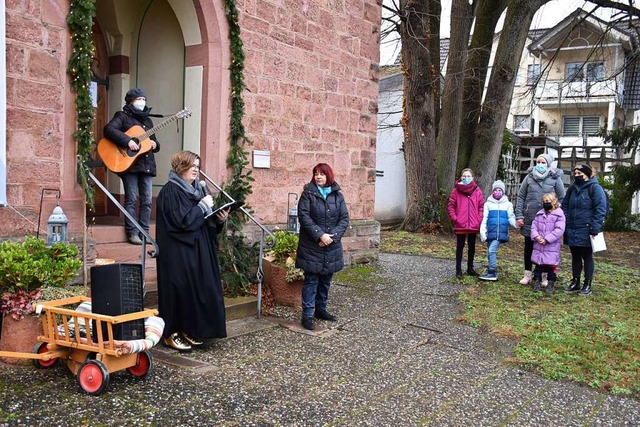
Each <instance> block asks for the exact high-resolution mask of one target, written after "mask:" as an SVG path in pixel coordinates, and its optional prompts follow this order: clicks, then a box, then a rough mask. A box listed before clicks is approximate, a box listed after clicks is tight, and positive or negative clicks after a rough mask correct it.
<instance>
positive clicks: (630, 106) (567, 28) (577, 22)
mask: <svg viewBox="0 0 640 427" xmlns="http://www.w3.org/2000/svg"><path fill="white" fill-rule="evenodd" d="M587 15H588V13H587V12H585V11H584V10H582V9H577V10H576V11H575V12H574V13H572V14H571V15H569V16H568V17H567V18H565V19H564V20H563V21H562V22H560V23H558V24H557V25H556V26H554V27H553V28H549V29H536V30H531V31H530V32H529V35H528V43H527V45H526V48H525V50H524V52H523V55H522V58H521V61H520V67H519V71H518V73H517V76H516V82H515V86H514V91H513V97H512V103H511V108H510V112H509V116H508V119H507V129H508V130H509V131H510V132H511V133H512V134H514V135H515V136H516V137H517V138H518V140H519V144H518V145H519V148H518V150H517V151H516V152H514V153H513V154H512V155H511V156H507V159H505V160H506V163H507V168H506V169H507V175H508V179H507V180H506V181H507V182H506V184H507V190H508V191H507V193H508V194H509V195H510V197H513V195H514V194H515V192H516V191H517V188H518V186H519V184H520V182H521V180H522V179H523V178H524V176H525V174H526V170H527V169H528V167H529V166H532V165H533V162H534V160H535V158H536V156H537V155H539V154H541V153H543V152H549V153H551V154H553V155H554V156H555V157H556V158H557V163H556V166H558V167H560V168H562V169H563V170H565V172H566V174H565V179H566V181H565V184H566V185H568V184H569V183H570V181H569V180H570V174H569V172H570V171H571V169H572V167H573V165H575V164H576V163H582V162H589V163H591V164H592V165H593V166H594V168H595V169H596V170H598V171H603V172H605V173H606V172H610V171H611V167H612V166H613V165H614V164H616V163H617V162H620V161H622V162H625V163H626V164H632V163H634V162H635V164H638V163H640V158H639V154H638V153H635V152H634V153H631V154H628V155H624V154H623V153H622V152H620V151H619V150H614V149H612V148H611V147H605V146H604V144H603V139H602V138H600V137H597V136H595V135H594V134H595V133H596V132H597V131H598V130H599V129H600V127H602V126H606V127H607V128H608V129H616V128H619V127H621V126H625V125H632V124H638V123H640V122H639V121H638V118H639V117H640V115H638V114H637V110H638V109H640V65H638V66H637V67H638V68H636V65H635V63H634V62H632V56H633V55H634V54H637V53H638V49H639V46H638V42H637V41H636V40H635V39H634V38H633V37H632V35H631V32H630V31H629V30H628V29H626V30H625V29H624V28H619V27H618V26H616V27H614V28H609V27H610V26H611V25H610V24H608V23H607V22H604V21H602V20H600V19H598V18H595V17H590V16H587ZM494 40H496V41H497V37H496V38H495V39H494ZM496 48H497V43H494V45H493V51H492V56H491V60H490V63H491V62H492V61H493V55H494V54H495V50H496ZM446 53H447V49H443V51H442V52H441V69H442V70H446V68H445V61H446V57H444V56H442V55H446ZM392 69H393V68H392ZM383 73H384V70H383ZM489 74H490V73H489ZM396 76H399V77H396ZM387 82H388V83H387ZM391 82H393V84H391ZM378 99H379V101H378V102H379V105H380V109H379V114H378V121H379V123H378V148H377V149H378V154H377V160H378V163H377V164H376V170H378V173H380V171H382V172H384V175H383V176H382V177H379V178H378V180H377V181H376V202H375V206H376V212H375V217H376V218H377V219H379V220H380V221H383V220H385V219H386V215H387V212H389V209H388V207H387V206H388V205H389V201H390V200H394V201H396V202H397V203H398V204H399V205H401V206H405V205H406V197H405V192H406V191H405V187H404V159H403V157H402V153H401V151H399V148H397V147H401V146H402V139H403V133H402V131H401V130H400V131H392V128H391V127H390V126H391V125H392V124H393V122H395V125H396V126H399V121H400V117H401V112H402V74H399V73H398V74H395V75H394V74H391V75H388V76H385V77H383V78H382V79H381V81H380V94H379V98H378ZM394 102H395V104H394ZM400 129H401V128H400ZM383 153H389V154H388V155H384V154H383ZM399 158H402V169H400V168H398V169H396V170H395V171H393V172H391V171H390V169H391V168H392V167H393V166H394V165H396V164H398V163H399V162H400V161H399ZM390 159H393V160H392V161H391V160H390ZM387 175H389V176H391V177H393V182H395V183H397V184H395V185H398V188H397V189H395V190H394V191H391V190H390V189H389V185H390V184H391V179H389V180H388V182H385V179H386V176H387ZM396 175H401V177H400V176H396ZM400 186H402V187H401V188H400ZM398 193H399V194H401V195H402V196H399V195H398ZM639 203H640V202H639V201H638V197H637V196H636V197H635V198H634V203H633V209H634V211H633V212H634V213H637V212H639V211H638V206H639ZM395 217H396V218H395V219H396V220H401V219H402V218H403V217H404V212H402V215H399V214H396V215H395Z"/></svg>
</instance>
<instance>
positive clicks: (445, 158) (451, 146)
mask: <svg viewBox="0 0 640 427" xmlns="http://www.w3.org/2000/svg"><path fill="white" fill-rule="evenodd" d="M451 16H455V17H456V19H452V20H451V40H450V44H449V59H448V62H447V74H446V76H445V80H444V90H443V93H442V114H441V115H440V122H439V123H440V125H439V126H438V129H439V132H438V139H437V142H436V170H437V184H438V188H440V189H444V190H445V193H447V194H448V193H449V192H451V189H452V188H453V181H454V177H455V176H456V160H457V157H458V139H459V136H460V126H459V123H460V116H461V114H462V101H463V98H462V91H461V90H460V87H461V86H462V83H463V81H464V78H463V76H464V67H465V65H466V60H467V46H468V44H469V33H470V31H471V24H472V23H473V6H472V5H470V4H469V2H468V1H467V0H453V3H452V4H451Z"/></svg>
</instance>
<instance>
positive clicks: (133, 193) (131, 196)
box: [121, 173, 153, 236]
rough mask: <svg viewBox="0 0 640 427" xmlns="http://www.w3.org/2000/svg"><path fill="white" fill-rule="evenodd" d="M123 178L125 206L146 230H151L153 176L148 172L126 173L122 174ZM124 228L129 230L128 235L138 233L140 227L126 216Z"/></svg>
mask: <svg viewBox="0 0 640 427" xmlns="http://www.w3.org/2000/svg"><path fill="white" fill-rule="evenodd" d="M121 178H122V183H123V184H124V208H125V209H126V210H127V212H129V215H131V216H132V217H133V218H135V219H136V220H137V221H138V223H139V224H140V225H141V226H142V228H143V229H144V230H145V231H147V232H149V222H150V220H151V197H152V179H153V177H152V176H151V175H147V174H139V173H125V174H123V175H121ZM138 195H139V197H138ZM138 199H139V200H140V208H139V209H138V216H137V217H136V201H138ZM124 228H125V230H126V231H127V236H130V235H132V234H135V235H138V229H137V228H136V227H135V226H134V225H133V223H132V222H131V221H129V219H128V218H126V217H125V220H124Z"/></svg>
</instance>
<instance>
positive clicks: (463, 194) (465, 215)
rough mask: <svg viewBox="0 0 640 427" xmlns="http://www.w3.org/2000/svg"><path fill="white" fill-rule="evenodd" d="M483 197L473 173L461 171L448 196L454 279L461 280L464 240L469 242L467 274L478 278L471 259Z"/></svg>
mask: <svg viewBox="0 0 640 427" xmlns="http://www.w3.org/2000/svg"><path fill="white" fill-rule="evenodd" d="M483 208H484V196H483V195H482V190H481V189H480V187H478V185H477V184H476V182H475V181H474V174H473V171H472V170H471V169H469V168H467V169H463V170H462V174H461V176H460V179H459V180H458V181H456V183H455V187H454V189H453V191H452V192H451V195H450V196H449V205H448V211H449V217H450V218H451V221H452V222H453V230H454V231H455V233H456V277H457V278H458V279H462V252H463V251H464V243H465V240H467V239H468V240H469V250H468V257H467V274H468V275H469V276H476V277H477V276H478V273H476V271H475V270H474V269H473V258H474V257H475V254H476V235H477V234H478V232H479V231H480V224H481V223H482V212H483Z"/></svg>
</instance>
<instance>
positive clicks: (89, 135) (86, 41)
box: [67, 0, 96, 205]
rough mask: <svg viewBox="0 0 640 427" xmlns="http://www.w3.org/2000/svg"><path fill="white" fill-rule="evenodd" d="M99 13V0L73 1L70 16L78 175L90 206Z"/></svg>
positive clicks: (70, 68)
mask: <svg viewBox="0 0 640 427" xmlns="http://www.w3.org/2000/svg"><path fill="white" fill-rule="evenodd" d="M95 14H96V5H95V0H73V1H72V2H71V5H70V7H69V16H67V25H68V27H69V32H70V33H71V57H70V58H69V63H68V65H67V70H68V72H69V74H70V76H71V89H72V90H73V91H74V92H75V94H76V131H75V132H74V134H73V139H74V140H75V141H76V144H77V146H78V151H77V155H78V172H77V174H78V182H79V183H80V186H81V187H82V189H83V190H84V192H85V195H86V199H87V203H89V205H93V187H92V186H91V185H90V183H89V171H90V168H89V161H90V160H91V144H92V143H93V106H92V103H91V93H90V92H89V85H90V84H91V77H92V73H91V63H92V61H93V53H94V47H93V40H92V32H91V29H92V28H93V18H94V16H95Z"/></svg>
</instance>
